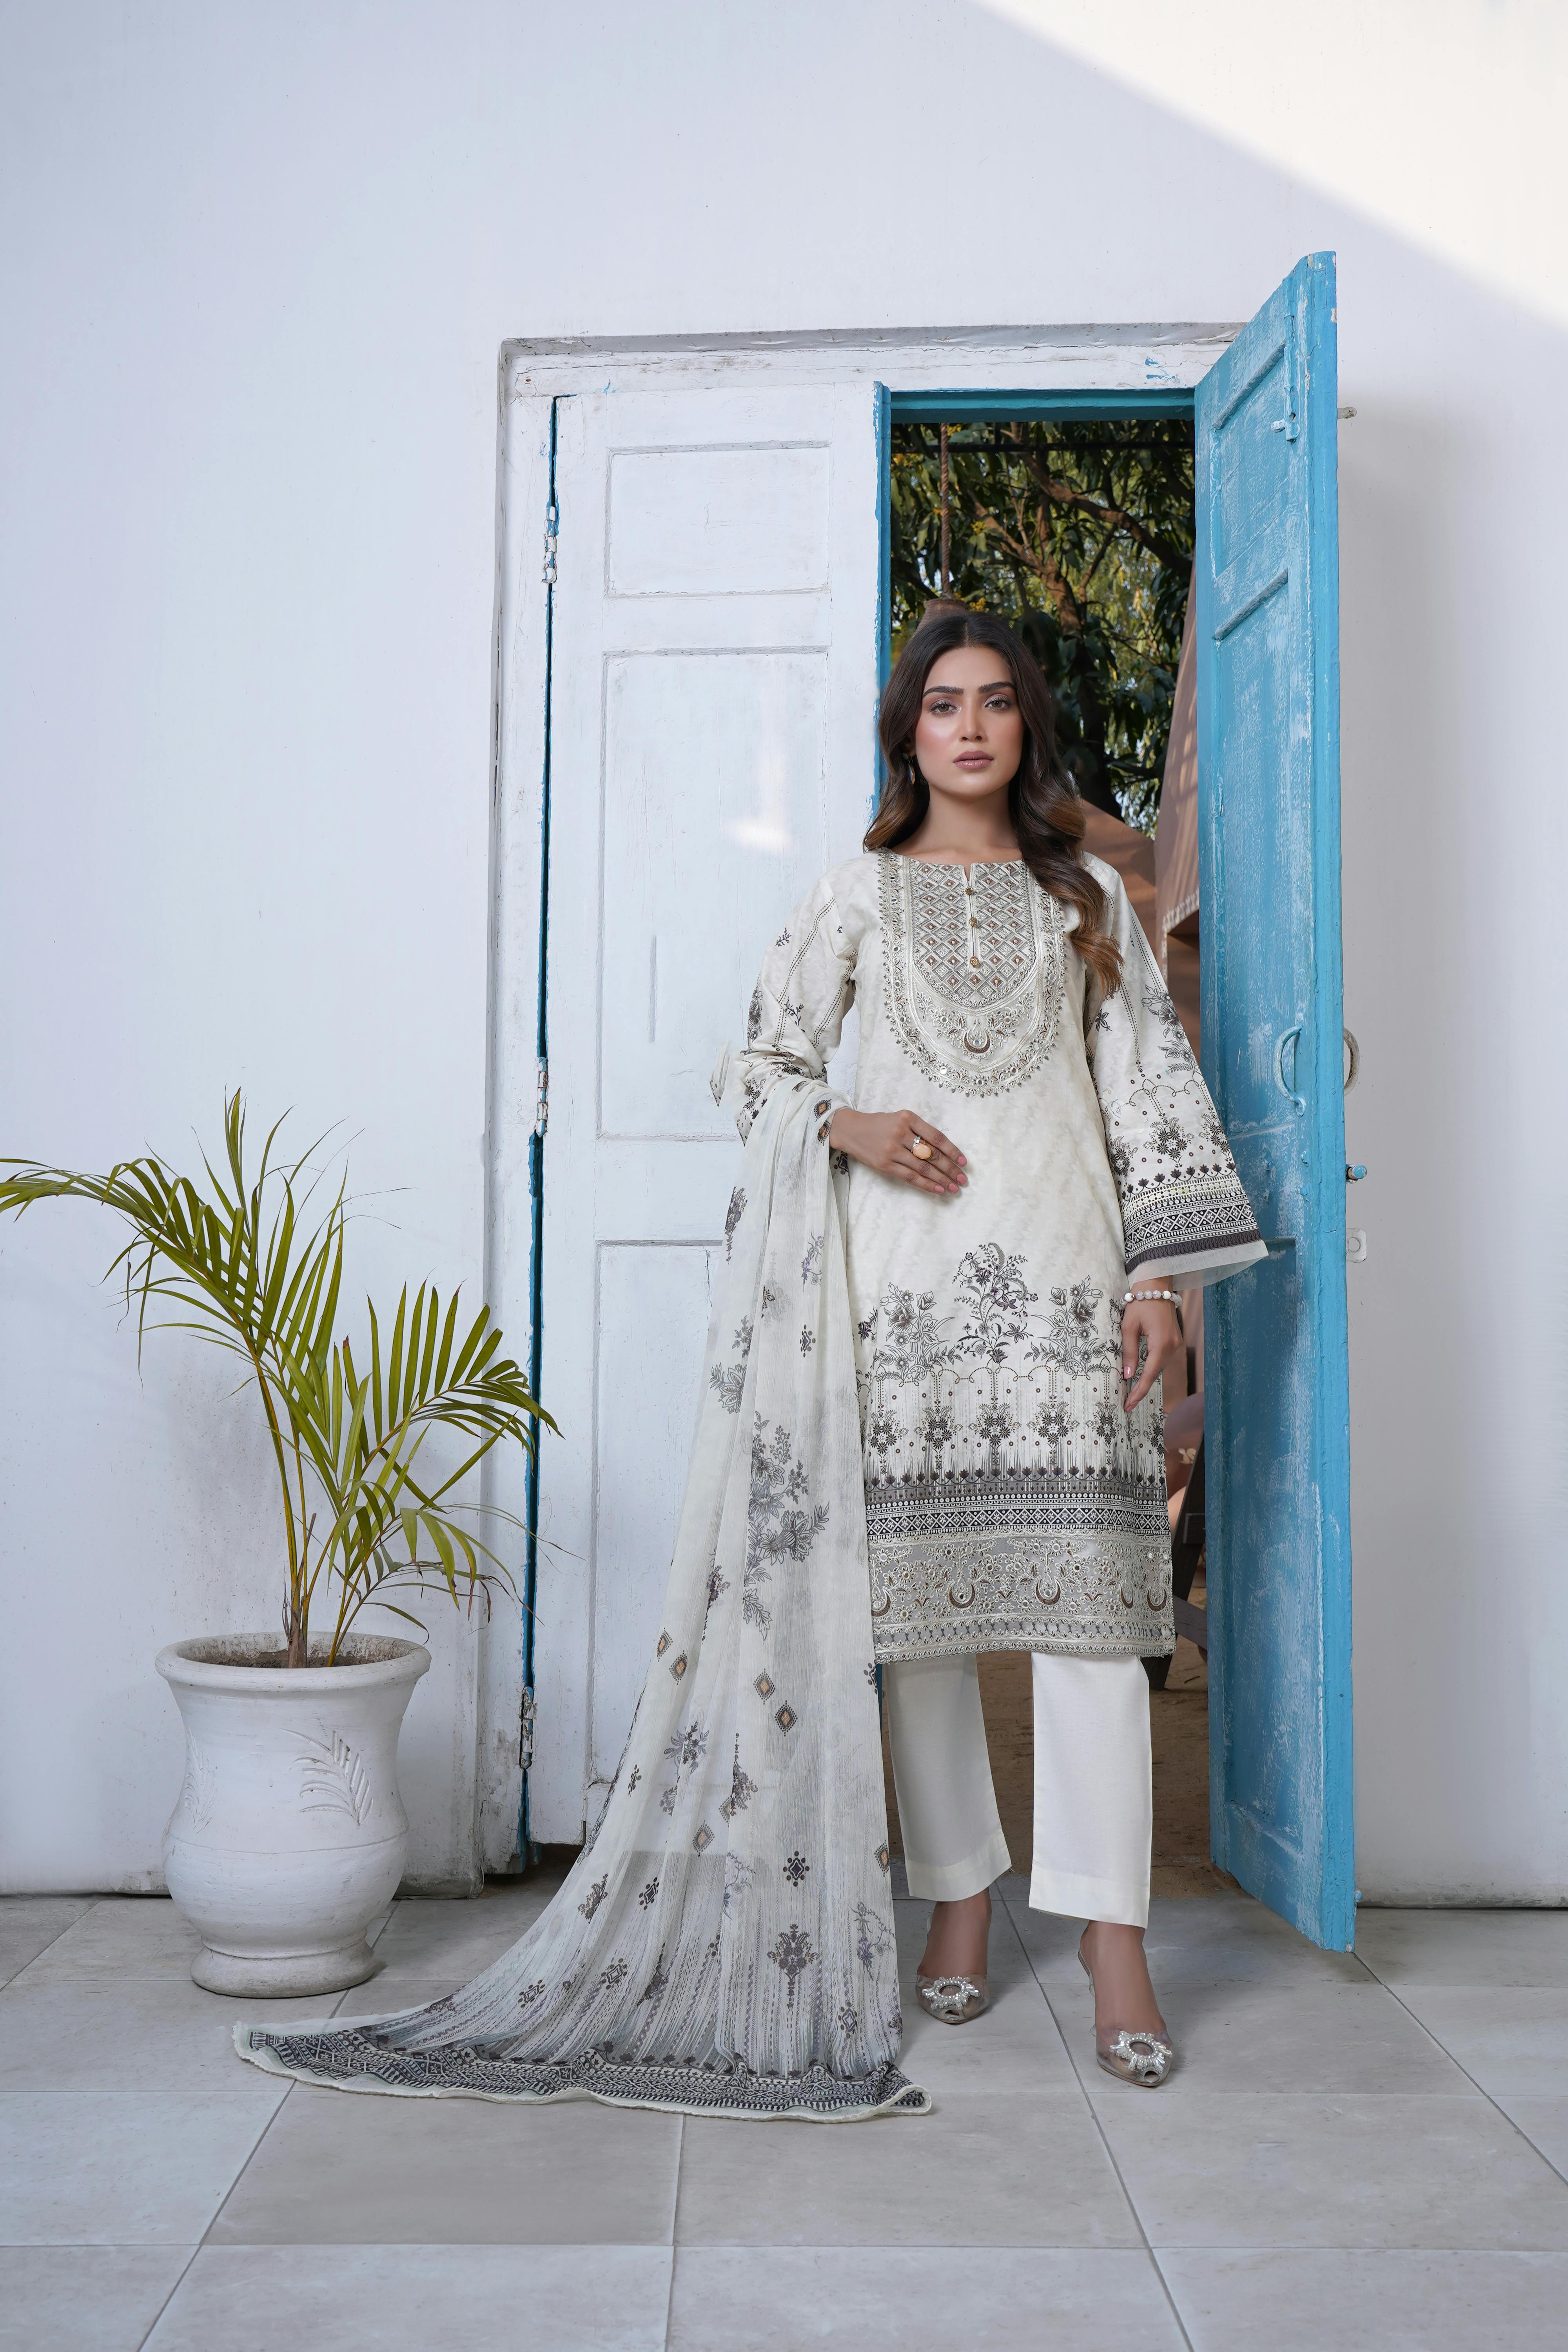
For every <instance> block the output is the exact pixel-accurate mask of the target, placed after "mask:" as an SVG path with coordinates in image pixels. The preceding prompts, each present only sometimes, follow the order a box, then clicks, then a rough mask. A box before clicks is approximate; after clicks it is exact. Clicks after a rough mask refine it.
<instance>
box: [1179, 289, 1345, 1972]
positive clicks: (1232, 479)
mask: <svg viewBox="0 0 1568 2352" xmlns="http://www.w3.org/2000/svg"><path fill="white" fill-rule="evenodd" d="M1334 321H1335V310H1334V257H1333V256H1332V254H1325V253H1318V254H1311V255H1309V256H1308V257H1307V258H1306V259H1305V260H1304V261H1301V262H1299V263H1298V264H1297V266H1296V268H1294V269H1293V270H1292V271H1291V273H1290V275H1289V278H1287V279H1286V280H1285V283H1284V284H1283V285H1282V286H1281V287H1280V288H1279V291H1278V292H1277V293H1276V294H1275V295H1274V296H1273V297H1272V299H1270V300H1269V301H1268V302H1267V303H1266V304H1265V305H1264V307H1263V309H1262V310H1259V312H1258V316H1257V317H1256V318H1255V319H1254V320H1252V321H1251V323H1250V324H1249V325H1248V326H1247V327H1245V328H1244V329H1243V331H1242V332H1241V333H1240V334H1239V335H1238V336H1237V339H1236V341H1235V342H1234V343H1232V345H1231V346H1230V349H1229V350H1228V352H1226V356H1225V357H1224V359H1223V360H1221V361H1220V362H1219V364H1218V365H1217V366H1216V367H1215V368H1214V369H1213V370H1212V372H1211V373H1209V374H1208V375H1207V376H1205V379H1204V380H1203V382H1202V383H1201V384H1200V385H1199V386H1198V391H1197V401H1196V415H1195V425H1196V436H1197V447H1196V473H1197V531H1198V545H1197V562H1196V572H1195V582H1196V595H1197V610H1196V620H1195V628H1196V635H1197V644H1198V757H1199V778H1200V782H1199V793H1200V799H1199V807H1200V835H1201V842H1202V849H1201V859H1202V866H1201V875H1200V895H1201V899H1202V905H1203V1055H1204V1068H1205V1076H1206V1077H1207V1079H1208V1082H1209V1085H1210V1087H1211V1088H1212V1089H1213V1092H1214V1095H1215V1100H1216V1102H1217V1103H1218V1105H1219V1108H1220V1114H1221V1116H1222V1118H1224V1119H1225V1122H1226V1127H1227V1128H1228V1129H1229V1132H1230V1136H1231V1139H1232V1142H1233V1144H1234V1146H1235V1150H1236V1156H1237V1162H1238V1164H1239V1166H1240V1170H1241V1173H1242V1177H1243V1179H1244V1181H1245V1182H1246V1184H1247V1190H1248V1192H1249V1193H1250V1194H1251V1196H1252V1201H1253V1205H1254V1207H1255V1209H1256V1210H1257V1213H1258V1223H1259V1224H1260V1226H1261V1228H1262V1231H1263V1234H1264V1236H1265V1239H1266V1240H1267V1241H1268V1244H1269V1255H1268V1262H1267V1264H1266V1265H1258V1266H1257V1267H1255V1268H1253V1269H1252V1271H1251V1272H1249V1273H1247V1274H1245V1275H1242V1276H1238V1277H1237V1279H1236V1280H1234V1281H1232V1282H1228V1283H1226V1284H1223V1285H1221V1286H1220V1287H1219V1288H1218V1289H1217V1290H1216V1291H1215V1292H1214V1293H1212V1294H1211V1298H1210V1304H1209V1307H1208V1308H1207V1316H1208V1318H1209V1319H1208V1320H1207V1321H1206V1322H1205V1353H1206V1363H1205V1385H1206V1388H1207V1391H1208V1400H1209V1402H1208V1423H1207V1440H1208V1442H1207V1446H1206V1453H1207V1458H1208V1462H1209V1465H1210V1468H1209V1488H1208V1492H1209V1504H1208V1528H1207V1539H1208V1613H1209V1628H1210V1631H1209V1643H1210V1647H1209V1720H1210V1741H1211V1768H1212V1769H1211V1774H1210V1789H1211V1792H1212V1793H1211V1813H1212V1832H1213V1845H1214V1853H1215V1860H1216V1861H1217V1862H1218V1863H1219V1864H1221V1865H1222V1867H1224V1868H1225V1869H1226V1870H1228V1871H1231V1872H1232V1873H1234V1874H1235V1875H1236V1876H1237V1878H1238V1879H1239V1880H1240V1881H1241V1884H1242V1885H1244V1886H1245V1887H1247V1889H1248V1890H1249V1891H1250V1892H1251V1893H1252V1894H1254V1895H1258V1896H1259V1897H1260V1898H1261V1900H1262V1901H1263V1902H1265V1903H1267V1904H1268V1905H1269V1906H1271V1907H1272V1908H1273V1909H1274V1910H1276V1911H1279V1912H1280V1913H1281V1914H1282V1915H1283V1916H1284V1917H1286V1918H1287V1919H1289V1920H1290V1921H1291V1922H1292V1923H1293V1924H1294V1925H1295V1926H1296V1927H1299V1928H1300V1931H1301V1933H1302V1934H1303V1935H1305V1936H1309V1937H1311V1939H1312V1940H1313V1942H1314V1943H1317V1944H1321V1945H1324V1946H1326V1947H1328V1948H1331V1949H1333V1950H1343V1949H1348V1948H1349V1947H1350V1945H1351V1944H1352V1941H1353V1937H1354V1927H1355V1887H1354V1838H1353V1826H1354V1824H1353V1811H1352V1776H1351V1632H1350V1525H1349V1505H1350V1450H1349V1429H1348V1417H1349V1392H1348V1379H1347V1363H1346V1345H1345V1207H1344V1182H1345V1168H1344V1100H1343V1079H1342V1018H1343V1015H1342V983H1341V965H1340V810H1339V793H1340V779H1339V547H1338V515H1337V465H1336V450H1335V438H1336V431H1337V427H1336V394H1337V376H1336V336H1335V323H1334Z"/></svg>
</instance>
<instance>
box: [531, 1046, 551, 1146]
mask: <svg viewBox="0 0 1568 2352" xmlns="http://www.w3.org/2000/svg"><path fill="white" fill-rule="evenodd" d="M549 1124H550V1065H549V1063H548V1062H540V1063H539V1064H538V1065H537V1066H536V1067H535V1070H534V1077H533V1131H534V1133H535V1135H542V1134H543V1132H544V1130H545V1129H546V1128H547V1127H548V1126H549Z"/></svg>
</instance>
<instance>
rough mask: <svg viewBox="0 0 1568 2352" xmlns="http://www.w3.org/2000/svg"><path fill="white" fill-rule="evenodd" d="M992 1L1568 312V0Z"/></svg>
mask: <svg viewBox="0 0 1568 2352" xmlns="http://www.w3.org/2000/svg"><path fill="white" fill-rule="evenodd" d="M979 5H981V6H982V7H984V8H985V9H987V10H988V11H989V13H990V14H991V15H993V16H1000V17H1003V18H1005V20H1006V21H1007V22H1008V23H1009V24H1012V25H1015V26H1017V27H1018V28H1019V29H1020V30H1021V31H1024V32H1027V33H1032V34H1034V35H1036V36H1037V37H1039V38H1041V39H1044V40H1048V41H1050V42H1052V43H1053V44H1054V45H1055V46H1056V47H1058V48H1061V49H1063V50H1065V51H1067V52H1068V54H1069V55H1071V56H1073V57H1075V58H1079V59H1081V60H1082V61H1083V62H1084V63H1085V64H1087V65H1089V66H1092V67H1094V68H1098V69H1099V70H1100V71H1101V72H1103V73H1106V74H1110V75H1113V76H1114V77H1115V78H1116V79H1117V80H1119V81H1121V82H1123V83H1125V84H1126V85H1127V87H1128V88H1130V89H1134V90H1136V91H1137V92H1138V94H1139V95H1140V96H1141V97H1142V98H1145V99H1149V100H1153V101H1154V102H1155V103H1157V104H1159V105H1162V106H1164V107H1167V108H1169V109H1170V110H1172V111H1173V112H1174V113H1177V114H1180V115H1184V116H1185V117H1186V118H1187V119H1188V120H1189V121H1192V122H1194V123H1195V124H1196V125H1198V127H1199V128H1201V129H1202V130H1204V131H1209V132H1211V133H1213V134H1214V135H1215V136H1216V137H1219V138H1222V139H1225V140H1226V141H1228V142H1230V143H1231V144H1232V145H1234V146H1236V147H1237V148H1240V149H1241V150H1243V151H1244V152H1247V153H1248V154H1250V155H1252V156H1255V157H1257V158H1258V160H1259V161H1261V162H1262V163H1267V164H1269V165H1272V166H1273V167H1274V168H1275V169H1276V170H1278V171H1280V172H1283V173H1288V174H1289V176H1291V177H1293V178H1297V179H1300V180H1302V181H1304V182H1307V183H1309V184H1310V185H1312V186H1314V187H1316V188H1319V189H1321V191H1322V192H1323V193H1324V194H1328V195H1331V196H1332V197H1334V198H1336V199H1337V200H1338V201H1339V202H1340V203H1342V204H1344V205H1352V206H1353V207H1354V208H1355V209H1356V210H1357V211H1359V212H1361V213H1363V215H1366V216H1367V217H1368V218H1370V219H1372V220H1374V221H1376V222H1377V223H1378V224H1379V225H1380V226H1382V227H1384V228H1386V229H1391V230H1393V231H1394V232H1395V233H1396V234H1398V235H1399V236H1403V237H1405V238H1407V239H1408V240H1409V242H1410V243H1411V244H1413V245H1415V246H1417V247H1420V248H1421V249H1422V250H1424V251H1425V252H1427V253H1430V254H1432V255H1434V256H1436V257H1437V258H1438V259H1440V260H1442V261H1444V262H1447V264H1449V265H1450V266H1451V267H1452V268H1457V269H1459V270H1462V271H1463V272H1464V273H1465V274H1466V275H1467V276H1468V277H1470V278H1474V279H1476V280H1478V281H1479V283H1480V284H1482V285H1484V286H1487V287H1489V288H1490V289H1493V290H1494V291H1496V292H1499V293H1502V294H1505V295H1507V296H1509V297H1510V299H1513V300H1515V301H1518V302H1521V303H1523V304H1525V305H1527V306H1528V307H1529V308H1531V310H1534V311H1536V312H1537V313H1538V314H1540V315H1541V316H1542V317H1545V318H1548V319H1551V320H1556V321H1558V322H1563V321H1568V240H1564V238H1563V221H1564V219H1565V218H1568V140H1565V139H1564V138H1563V131H1562V113H1563V101H1564V99H1565V98H1568V9H1564V8H1563V5H1562V0H1377V5H1375V6H1373V7H1369V6H1368V5H1366V0H1314V5H1312V7H1311V8H1310V10H1308V11H1305V12H1303V11H1302V10H1300V9H1299V8H1297V9H1289V8H1281V9H1266V8H1263V7H1260V6H1259V5H1258V0H1117V5H1115V6H1111V7H1108V6H1106V5H1104V0H979Z"/></svg>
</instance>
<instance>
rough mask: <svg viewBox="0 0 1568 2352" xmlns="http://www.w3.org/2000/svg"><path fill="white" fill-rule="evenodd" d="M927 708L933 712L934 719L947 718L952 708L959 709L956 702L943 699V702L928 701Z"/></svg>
mask: <svg viewBox="0 0 1568 2352" xmlns="http://www.w3.org/2000/svg"><path fill="white" fill-rule="evenodd" d="M926 708H927V709H928V710H929V711H930V712H931V717H932V718H933V719H945V718H946V716H947V714H948V712H949V711H950V710H956V709H957V708H958V705H957V704H956V703H955V702H948V701H945V700H943V701H941V702H931V703H928V704H927V706H926Z"/></svg>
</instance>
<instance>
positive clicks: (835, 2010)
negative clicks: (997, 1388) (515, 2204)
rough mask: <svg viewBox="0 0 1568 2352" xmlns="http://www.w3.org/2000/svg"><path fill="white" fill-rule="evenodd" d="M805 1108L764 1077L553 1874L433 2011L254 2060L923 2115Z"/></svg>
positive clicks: (843, 1273) (252, 2028)
mask: <svg viewBox="0 0 1568 2352" xmlns="http://www.w3.org/2000/svg"><path fill="white" fill-rule="evenodd" d="M722 1067H723V1066H722V1065H721V1069H722ZM820 1108H822V1094H821V1087H820V1082H818V1084H817V1085H816V1086H813V1085H811V1084H809V1083H808V1082H806V1081H801V1082H800V1083H799V1084H797V1085H787V1084H786V1085H781V1086H779V1087H775V1088H774V1089H773V1090H772V1092H771V1093H770V1095H769V1097H768V1099H767V1101H766V1103H765V1105H764V1106H763V1109H762V1111H761V1112H760V1114H759V1116H758V1118H757V1119H756V1122H755V1125H754V1126H753V1128H752V1132H751V1135H750V1138H749V1139H748V1141H747V1145H746V1150H745V1157H744V1160H743V1162H742V1172H741V1182H740V1185H739V1186H738V1187H737V1189H736V1192H735V1195H734V1198H733V1200H732V1202H731V1211H730V1216H729V1220H728V1223H727V1228H726V1236H725V1250H726V1259H727V1264H726V1265H725V1266H724V1267H723V1269H722V1279H721V1282H720V1283H719V1285H718V1287H717V1297H716V1302H715V1306H714V1311H713V1318H712V1322H711V1324H710V1331H709V1361H710V1365H711V1370H710V1376H709V1383H708V1387H707V1390H706V1391H705V1394H704V1398H703V1403H702V1409H701V1412H700V1419H699V1423H698V1429H697V1436H696V1441H695V1444H694V1446H693V1450H692V1457H691V1467H690V1471H689V1476H688V1481H687V1489H686V1498H685V1502H684V1504H683V1506H682V1509H681V1515H680V1525H679V1535H678V1538H677V1542H676V1549H675V1559H674V1563H673V1565H672V1567H671V1570H670V1574H669V1584H668V1591H667V1592H666V1595H665V1601H664V1608H663V1612H662V1615H661V1618H660V1621H659V1626H658V1638H657V1641H656V1643H655V1645H654V1651H653V1655H652V1657H651V1658H650V1660H649V1663H648V1673H647V1682H646V1683H645V1685H644V1686H643V1692H642V1696H641V1698H640V1699H639V1700H638V1702H637V1712H636V1714H635V1716H634V1717H633V1720H632V1728H631V1733H630V1736H629V1738H628V1739H627V1741H626V1751H625V1753H624V1755H623V1756H622V1759H621V1762H620V1766H619V1769H617V1771H616V1779H615V1781H614V1784H613V1785H612V1788H611V1790H610V1794H609V1797H608V1799H607V1801H606V1802H605V1809H604V1811H603V1813H602V1814H601V1816H600V1819H599V1822H598V1824H597V1827H596V1829H595V1832H594V1835H593V1837H592V1838H591V1839H590V1840H589V1842H588V1844H587V1846H586V1847H585V1848H584V1852H583V1853H582V1854H581V1856H580V1857H579V1858H578V1860H577V1862H576V1864H574V1868H573V1871H572V1874H571V1875H570V1877H569V1878H568V1879H567V1881H566V1883H565V1885H564V1886H563V1888H562V1889H561V1892H560V1894H559V1895H557V1896H556V1897H555V1900H554V1901H553V1902H552V1904H551V1906H550V1907H549V1909H548V1910H547V1911H545V1912H544V1913H543V1915H542V1916H541V1917H540V1918H539V1919H538V1920H537V1921H536V1922H535V1924H534V1925H533V1926H532V1927H531V1928H530V1929H529V1930H528V1932H527V1934H526V1935H524V1936H522V1937H520V1938H519V1940H518V1942H517V1943H515V1944H514V1945H513V1946H512V1948H511V1949H510V1952H508V1953H507V1954H506V1956H505V1958H502V1959H500V1960H498V1961H497V1962H496V1963H495V1965H494V1966H493V1967H492V1968H489V1969H487V1970H486V1971H485V1973H484V1975H483V1976H480V1977H476V1978H475V1979H474V1980H473V1982H472V1983H471V1984H468V1985H465V1986H464V1987H463V1988H462V1990H460V1991H458V1992H455V1993H449V1994H447V1997H446V1998H445V1999H444V2000H437V2001H435V2002H432V2003H430V2004H429V2005H428V2006H427V2007H425V2008H422V2009H416V2010H405V2011H399V2012H397V2013H396V2014H395V2015H393V2016H388V2017H383V2018H377V2019H369V2020H359V2021H355V2022H354V2023H353V2025H336V2024H334V2023H332V2022H331V2021H328V2020H323V2021H321V2022H319V2023H310V2024H291V2025H290V2026H289V2028H288V2029H287V2030H281V2029H279V2030H276V2031H275V2030H273V2029H272V2028H269V2027H267V2026H264V2025H242V2026H240V2027H239V2028H237V2032H236V2035H235V2041H236V2045H237V2048H238V2050H239V2053H240V2054H241V2056H242V2057H245V2058H247V2059H249V2060H250V2061H251V2062H252V2063H254V2064H256V2065H258V2066H262V2067H266V2068H268V2069H270V2070H271V2071H272V2072H274V2073H277V2074H293V2075H298V2076H300V2078H301V2079H303V2080H305V2081H308V2082H315V2083H326V2084H334V2085H336V2086H337V2087H339V2088H341V2089H343V2090H352V2091H386V2092H392V2093H395V2094H403V2095H414V2096H423V2097H442V2096H447V2097H450V2096H458V2097H468V2098H483V2099H531V2100H548V2099H561V2098H584V2097H586V2098H593V2099H600V2100H604V2101H606V2102H609V2103H612V2104H616V2105H629V2106H641V2107H663V2108H669V2109H673V2110H675V2111H677V2112H679V2113H683V2114H689V2115H719V2116H795V2117H798V2118H801V2119H803V2120H806V2121H816V2122H850V2121H856V2120H858V2119H861V2118H864V2117H868V2116H875V2115H881V2114H887V2113H901V2114H923V2113H925V2112H926V2111H927V2110H928V2109H929V2108H930V2106H931V2100H930V2097H929V2096H928V2095H927V2094H926V2093H925V2092H924V2091H923V2090H921V2089H920V2088H919V2087H918V2086H917V2085H916V2084H911V2083H910V2082H909V2081H908V2080H907V2078H906V2077H905V2076H904V2075H902V2074H900V2072H899V2070H898V2066H897V2063H896V2061H897V2058H898V2053H899V2043H900V2034H901V2032H902V2020H901V2018H900V2011H899V1980H898V1954H897V1950H896V1948H895V1943H894V1934H893V1906H892V1901H891V1888H890V1885H889V1854H888V1842H887V1803H886V1797H885V1794H884V1790H883V1785H882V1757H881V1739H880V1732H879V1721H878V1707H877V1693H876V1675H875V1670H874V1668H873V1665H872V1663H871V1617H870V1587H869V1579H868V1568H867V1551H866V1517H865V1498H864V1493H863V1488H862V1483H861V1481H862V1473H861V1462H860V1443H859V1440H860V1426H859V1414H858V1406H857V1401H856V1389H855V1362H854V1352H853V1347H852V1341H851V1330H850V1312H849V1289H848V1280H847V1269H846V1265H845V1252H844V1225H843V1219H842V1213H841V1202H840V1198H839V1191H838V1186H837V1183H836V1181H835V1179H834V1176H833V1173H832V1170H831V1164H830V1155H829V1152H828V1149H827V1146H826V1141H825V1140H824V1139H823V1138H822V1136H821V1135H819V1133H818V1125H819V1121H818V1118H817V1115H816V1114H817V1112H818V1111H819V1110H820Z"/></svg>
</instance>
